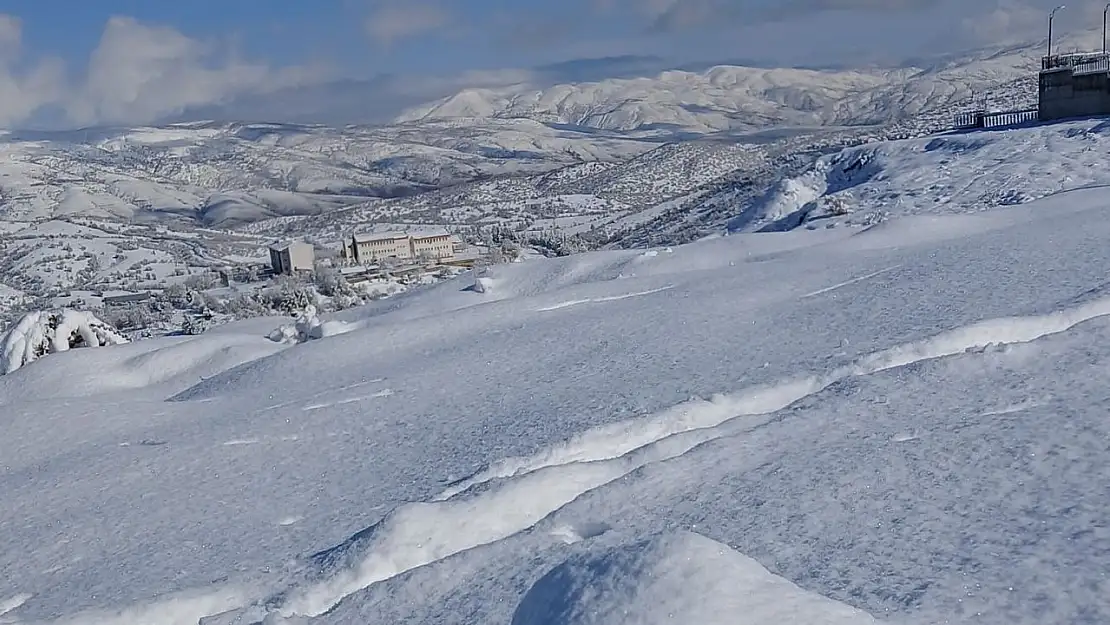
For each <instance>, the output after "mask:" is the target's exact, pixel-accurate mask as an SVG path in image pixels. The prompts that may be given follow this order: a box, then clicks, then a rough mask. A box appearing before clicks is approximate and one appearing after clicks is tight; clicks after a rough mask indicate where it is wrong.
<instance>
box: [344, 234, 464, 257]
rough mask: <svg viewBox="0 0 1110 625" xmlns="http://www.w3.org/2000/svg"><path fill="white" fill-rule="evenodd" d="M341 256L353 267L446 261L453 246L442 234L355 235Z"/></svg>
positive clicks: (450, 254) (452, 252)
mask: <svg viewBox="0 0 1110 625" xmlns="http://www.w3.org/2000/svg"><path fill="white" fill-rule="evenodd" d="M343 255H344V256H345V257H346V258H347V259H348V260H350V261H351V262H354V263H359V264H365V263H376V262H381V261H384V260H390V259H392V260H399V261H414V260H425V259H426V260H449V259H451V258H453V257H454V244H453V241H452V239H451V235H450V234H449V233H448V232H447V231H446V230H442V229H441V230H433V231H427V232H418V233H409V232H400V231H397V232H374V233H369V234H355V235H352V236H351V237H350V238H348V239H347V240H346V241H344V242H343Z"/></svg>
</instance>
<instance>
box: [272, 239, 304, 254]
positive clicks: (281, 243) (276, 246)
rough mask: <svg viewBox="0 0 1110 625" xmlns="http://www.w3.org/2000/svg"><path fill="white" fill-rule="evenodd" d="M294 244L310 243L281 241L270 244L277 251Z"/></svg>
mask: <svg viewBox="0 0 1110 625" xmlns="http://www.w3.org/2000/svg"><path fill="white" fill-rule="evenodd" d="M294 245H308V243H305V242H304V241H279V242H277V243H272V244H270V249H271V250H274V251H275V252H281V251H284V250H287V249H289V248H291V247H293V246H294Z"/></svg>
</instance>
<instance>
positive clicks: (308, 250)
mask: <svg viewBox="0 0 1110 625" xmlns="http://www.w3.org/2000/svg"><path fill="white" fill-rule="evenodd" d="M315 262H316V253H315V251H314V250H313V248H312V245H310V244H308V243H304V242H303V241H289V242H286V243H275V244H274V245H271V246H270V267H271V268H272V269H273V270H274V273H275V274H283V273H296V272H298V271H312V269H313V265H314V264H315Z"/></svg>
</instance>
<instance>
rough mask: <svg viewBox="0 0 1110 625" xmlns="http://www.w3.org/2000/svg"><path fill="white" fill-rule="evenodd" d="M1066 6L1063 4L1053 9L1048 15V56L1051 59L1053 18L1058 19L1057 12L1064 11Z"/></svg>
mask: <svg viewBox="0 0 1110 625" xmlns="http://www.w3.org/2000/svg"><path fill="white" fill-rule="evenodd" d="M1064 6H1065V5H1063V4H1061V5H1060V6H1058V7H1056V8H1055V9H1052V12H1051V13H1049V14H1048V56H1049V57H1052V20H1053V18H1055V17H1056V12H1057V11H1059V10H1060V9H1063V8H1064Z"/></svg>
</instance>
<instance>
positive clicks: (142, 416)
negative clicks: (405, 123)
mask: <svg viewBox="0 0 1110 625" xmlns="http://www.w3.org/2000/svg"><path fill="white" fill-rule="evenodd" d="M1108 197H1110V196H1108V194H1107V190H1106V188H1095V189H1086V190H1079V191H1071V192H1066V193H1062V194H1057V195H1054V196H1052V197H1048V198H1044V199H1040V200H1036V201H1032V202H1029V203H1027V204H1025V205H1023V206H1014V207H1008V208H1001V209H995V210H991V211H984V212H981V213H977V214H974V215H966V214H958V215H919V216H903V217H892V218H891V219H888V220H887V221H885V222H883V223H881V224H878V225H875V226H872V227H870V228H867V229H862V230H861V229H851V228H835V229H818V230H806V229H800V230H795V231H792V232H785V233H759V234H757V233H738V234H735V235H733V236H729V237H725V238H717V239H715V240H709V241H701V242H697V243H693V244H689V245H684V246H676V247H674V248H670V249H658V250H650V251H648V252H645V251H630V250H629V251H606V252H595V253H590V254H581V255H575V256H570V257H564V258H556V259H536V260H531V261H526V262H523V263H519V264H512V265H500V266H497V267H494V268H493V269H492V270H491V271H490V272H489V273H488V274H485V275H483V276H481V278H482V282H481V285H482V288H481V289H476V288H475V276H473V275H471V276H468V277H462V278H459V279H457V280H454V281H449V282H444V283H441V284H439V285H437V286H433V287H429V288H427V289H422V290H418V291H412V292H409V293H407V294H405V295H401V296H398V297H395V298H392V299H389V300H385V301H382V302H378V303H375V304H371V305H369V306H366V307H362V308H358V309H351V310H349V311H346V312H344V313H341V314H340V315H338V316H337V317H335V318H333V319H331V321H333V322H337V323H334V324H333V325H331V326H329V327H330V328H332V329H333V330H334V332H338V333H339V334H337V335H333V336H328V337H326V338H323V339H320V340H315V341H309V342H307V343H302V344H299V345H288V344H282V343H276V342H273V341H270V340H269V339H267V338H266V337H265V335H266V334H267V333H268V332H269V331H270V330H271V329H273V328H274V327H275V326H277V325H278V324H281V323H284V322H285V320H281V319H259V320H254V321H250V322H243V323H238V324H232V325H229V326H225V327H223V328H220V329H217V330H213V331H209V332H206V333H205V334H202V335H200V336H197V337H166V338H158V339H152V340H147V341H140V342H136V343H132V344H128V345H121V346H114V347H105V348H98V349H86V350H75V351H71V352H67V353H65V354H62V355H58V356H48V357H46V358H43V359H41V360H40V361H37V362H34V363H32V364H31V365H29V366H26V367H23V368H21V369H19V370H17V371H15V372H14V373H12V374H10V375H5V376H0V398H2V399H0V402H2V404H3V410H0V429H2V430H3V431H4V433H5V435H4V436H3V437H0V458H3V464H2V471H0V500H2V501H4V502H5V504H6V505H4V506H2V507H0V527H3V528H4V531H3V532H0V542H2V543H3V545H4V546H3V548H0V618H3V619H4V620H5V621H7V622H9V623H18V624H27V625H29V624H31V623H82V624H118V625H136V624H138V623H143V624H144V625H163V624H165V625H169V624H184V623H189V624H192V623H203V624H204V625H215V624H225V623H226V624H230V623H246V624H256V625H258V624H262V623H266V624H267V625H273V624H282V623H284V624H288V625H292V624H294V623H297V624H300V625H307V624H310V623H379V622H380V623H396V624H414V625H415V624H418V623H419V624H428V625H433V624H434V625H440V624H446V623H514V624H519V625H571V624H574V625H593V624H600V623H603V622H604V623H625V622H627V623H632V622H637V623H652V624H655V623H660V624H661V623H670V622H706V623H721V624H722V625H724V624H725V623H734V622H735V619H736V618H737V615H739V614H743V615H745V616H746V617H747V618H750V619H752V620H753V621H755V622H762V623H783V622H810V623H871V622H875V621H882V622H896V623H907V624H911V625H916V624H922V625H924V624H926V623H938V622H946V621H947V622H960V621H967V620H974V621H975V622H977V623H982V624H984V625H1015V624H1017V625H1040V624H1042V623H1046V622H1052V623H1065V622H1066V623H1090V624H1093V623H1101V622H1105V621H1106V620H1107V619H1110V604H1107V602H1106V600H1105V597H1106V592H1105V590H1106V588H1105V580H1104V578H1103V573H1102V571H1104V570H1105V568H1106V567H1107V566H1108V565H1110V559H1108V557H1107V554H1106V550H1105V549H1104V548H1103V542H1104V541H1103V540H1102V538H1103V537H1102V534H1101V533H1100V531H1098V529H1097V528H1098V527H1099V523H1101V519H1103V518H1105V516H1106V514H1107V513H1108V512H1110V510H1108V502H1110V497H1108V494H1110V493H1107V492H1106V484H1108V483H1110V480H1108V478H1110V475H1107V463H1106V453H1107V450H1106V445H1105V441H1106V440H1107V437H1108V436H1110V432H1108V431H1107V420H1106V419H1105V413H1106V405H1105V400H1104V397H1105V390H1104V388H1103V386H1104V385H1103V382H1102V380H1103V376H1102V372H1103V371H1104V370H1105V368H1106V367H1107V366H1108V358H1110V352H1108V351H1107V350H1106V348H1105V345H1106V344H1107V338H1108V337H1107V332H1110V325H1108V322H1107V318H1106V316H1107V315H1108V314H1110V304H1108V300H1107V299H1106V298H1107V293H1106V285H1105V278H1104V276H1105V275H1106V274H1107V273H1110V254H1108V253H1107V246H1106V243H1105V242H1106V240H1107V238H1108V237H1110V219H1107V210H1106V208H1105V207H1106V204H1107V198H1108ZM1015 267H1016V268H1026V269H1022V270H1015ZM1029 267H1035V268H1036V270H1035V271H1030V270H1028V269H1027V268H1029ZM75 424H79V426H76V425H75ZM725 589H727V591H726V590H725Z"/></svg>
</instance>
